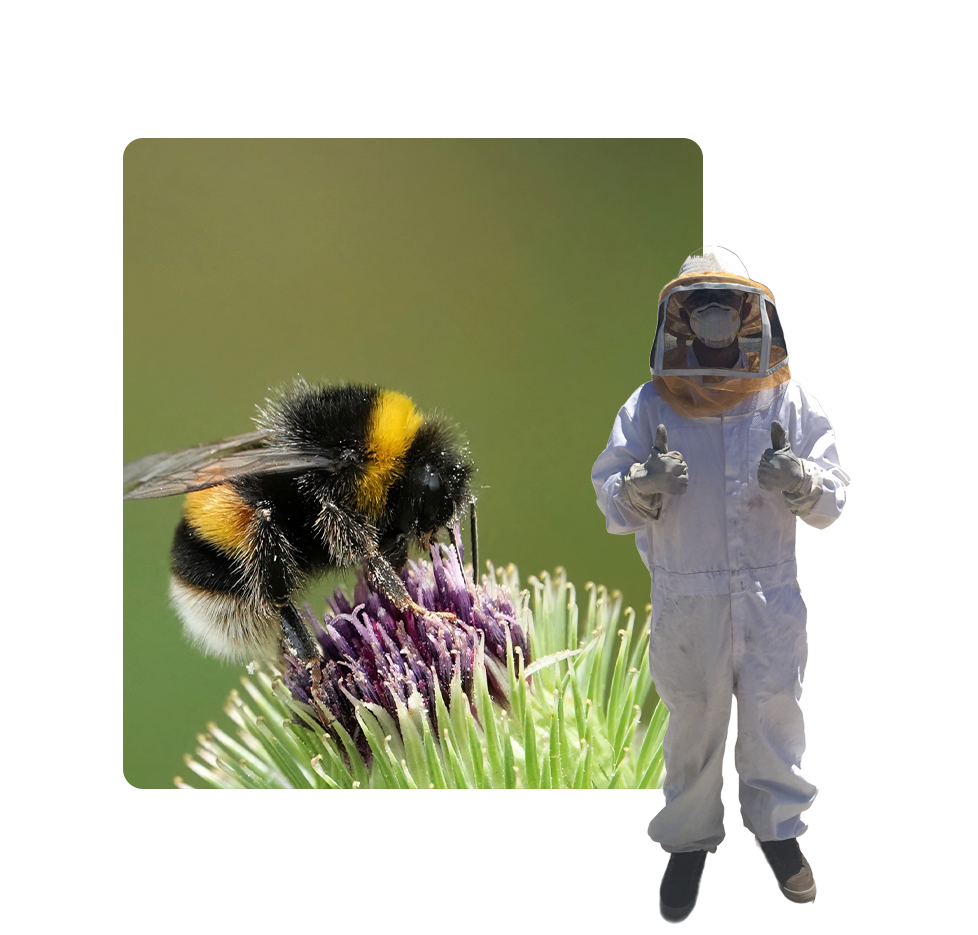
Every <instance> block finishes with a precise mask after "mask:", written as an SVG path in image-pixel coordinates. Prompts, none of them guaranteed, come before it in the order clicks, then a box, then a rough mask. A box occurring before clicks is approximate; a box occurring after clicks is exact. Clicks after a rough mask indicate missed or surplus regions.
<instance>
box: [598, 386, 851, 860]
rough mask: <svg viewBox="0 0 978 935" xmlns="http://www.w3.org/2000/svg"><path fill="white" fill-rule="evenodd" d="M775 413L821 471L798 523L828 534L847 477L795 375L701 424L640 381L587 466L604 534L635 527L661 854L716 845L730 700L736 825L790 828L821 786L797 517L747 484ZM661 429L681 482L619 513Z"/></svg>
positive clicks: (782, 834)
mask: <svg viewBox="0 0 978 935" xmlns="http://www.w3.org/2000/svg"><path fill="white" fill-rule="evenodd" d="M775 420H777V421H778V422H780V423H781V425H782V426H784V430H785V433H786V436H787V440H788V441H789V442H790V444H791V448H792V450H793V451H794V453H795V454H797V455H798V456H799V457H800V458H803V459H805V460H807V461H810V462H813V463H814V464H815V465H817V466H818V468H819V469H820V472H821V475H822V477H821V480H822V489H821V494H820V495H817V499H816V500H815V502H814V504H811V502H810V501H809V502H808V503H806V504H805V506H804V508H807V507H809V506H810V511H809V512H808V513H807V514H806V515H803V516H802V519H803V520H804V522H806V523H808V524H809V525H811V526H815V527H817V528H824V527H826V526H828V525H829V524H830V523H832V522H833V521H834V520H835V519H836V518H837V517H838V516H839V514H840V512H841V511H842V507H843V505H844V503H845V486H846V484H848V482H849V478H848V476H847V475H846V474H845V472H844V471H843V470H842V469H841V468H840V467H839V461H838V456H837V454H836V448H835V436H834V433H833V431H832V426H831V425H830V424H829V421H828V419H827V418H826V417H825V416H824V415H823V414H822V413H821V411H820V410H819V408H818V404H817V403H816V402H815V400H814V399H812V398H811V397H810V396H809V395H807V394H806V393H805V391H804V390H803V389H802V387H801V386H800V385H799V384H797V383H795V382H794V381H793V380H788V381H787V382H784V383H781V384H780V385H778V386H775V387H773V388H770V389H763V390H761V391H759V392H757V393H753V394H751V395H749V396H748V397H747V398H746V399H744V400H742V401H741V402H739V403H738V404H737V405H736V406H734V407H733V408H731V409H729V410H728V411H726V412H723V413H722V414H720V415H716V416H708V417H702V418H688V417H685V416H681V415H678V414H677V413H676V412H675V411H673V409H672V408H670V406H669V405H668V404H667V403H666V402H665V400H664V399H663V398H662V396H661V395H660V393H659V391H658V390H657V389H656V387H655V385H654V384H653V383H651V382H650V383H646V384H645V385H644V386H641V387H639V389H638V390H636V391H635V393H634V394H633V395H632V397H631V398H630V399H629V400H628V402H626V403H625V405H624V406H623V407H622V409H621V411H620V412H619V413H618V418H617V419H616V421H615V425H614V429H613V430H612V433H611V438H610V440H609V441H608V447H607V448H606V449H605V451H604V452H603V453H602V454H601V456H600V457H599V458H598V460H597V461H596V462H595V465H594V468H593V471H592V475H591V479H592V482H593V484H594V489H595V491H596V493H597V498H598V506H599V507H600V508H601V511H602V512H603V513H604V515H605V517H606V519H607V527H608V531H609V532H612V533H616V534H619V535H624V534H627V533H632V534H634V535H635V542H636V545H637V546H638V550H639V552H640V554H641V556H642V559H643V561H644V562H645V564H646V566H647V567H648V569H649V571H650V572H651V575H652V636H651V643H650V660H651V669H652V677H653V679H654V680H655V685H656V689H657V690H658V693H659V696H660V697H661V698H662V700H663V702H664V703H665V705H666V707H667V708H668V709H669V713H670V718H669V727H668V730H667V731H666V735H665V741H664V750H663V752H664V757H665V767H666V778H665V784H664V791H665V796H666V805H665V807H664V808H663V809H662V811H661V812H660V813H659V814H658V815H657V816H656V817H655V818H654V819H653V820H652V823H651V824H650V825H649V835H650V836H651V837H652V839H653V840H654V841H657V842H659V843H660V844H661V845H662V847H663V849H664V850H666V851H669V852H680V851H694V850H704V849H705V850H711V851H712V850H715V849H716V847H717V845H718V844H719V843H720V841H722V840H723V836H724V831H723V807H722V805H721V801H720V786H721V766H722V761H723V749H724V742H725V740H726V733H727V726H728V724H729V721H730V705H731V701H730V699H731V695H733V694H735V695H736V696H737V710H738V738H737V747H736V764H737V771H738V773H739V774H740V802H741V813H742V815H743V819H744V823H745V825H746V826H747V828H748V829H749V830H750V831H752V832H753V833H754V834H755V835H756V836H757V837H758V838H759V839H760V840H762V841H769V840H783V839H785V838H793V837H797V836H798V835H800V834H801V833H802V832H803V831H804V830H805V828H806V825H805V823H804V822H803V821H802V820H801V813H802V812H803V811H804V810H805V809H806V808H808V807H809V806H810V805H811V803H812V801H813V800H814V798H815V794H816V791H817V790H816V788H815V786H813V785H812V784H811V783H810V782H808V781H807V780H806V779H805V778H804V777H803V776H802V775H801V773H800V771H799V765H800V762H801V756H802V753H803V751H804V748H805V736H804V724H803V721H802V714H801V709H800V707H799V705H798V700H799V697H800V696H801V682H802V677H803V675H804V670H805V661H806V657H807V644H806V634H805V617H806V611H805V604H804V602H803V601H802V598H801V592H800V591H799V588H798V584H797V582H796V580H795V519H796V517H795V515H794V514H793V513H792V507H791V506H790V505H789V503H788V502H787V501H786V499H785V497H784V496H783V495H782V493H781V492H780V491H767V490H763V489H761V488H760V487H759V486H758V484H757V465H758V462H759V461H760V459H761V456H762V455H763V454H764V452H765V450H766V449H768V448H770V447H771V423H772V422H773V421H775ZM660 423H661V424H663V425H665V427H666V430H667V432H668V444H669V447H670V448H672V449H675V450H677V451H679V452H681V453H682V455H683V457H684V458H685V461H686V465H687V466H688V471H689V486H688V489H687V491H686V493H684V494H682V495H670V494H663V495H662V505H661V510H660V512H659V515H658V518H657V519H651V518H649V516H642V515H640V514H639V513H637V512H635V511H633V510H632V509H630V508H629V507H628V505H627V504H626V503H625V502H624V500H623V499H622V497H621V495H620V491H621V483H622V474H623V473H625V474H627V473H628V471H629V469H630V468H631V466H632V465H633V464H634V463H636V462H644V461H645V460H646V459H647V458H648V457H649V454H650V452H651V451H652V447H653V442H654V439H655V433H656V427H657V426H658V425H659V424H660ZM804 508H803V509H804Z"/></svg>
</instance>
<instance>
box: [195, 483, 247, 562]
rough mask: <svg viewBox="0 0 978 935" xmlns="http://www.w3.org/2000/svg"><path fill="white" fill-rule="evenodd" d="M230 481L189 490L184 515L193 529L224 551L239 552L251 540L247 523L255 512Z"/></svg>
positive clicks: (202, 537)
mask: <svg viewBox="0 0 978 935" xmlns="http://www.w3.org/2000/svg"><path fill="white" fill-rule="evenodd" d="M254 512H255V511H254V509H253V508H252V507H250V506H248V504H247V503H245V502H244V500H242V499H241V497H240V496H239V495H238V492H237V491H236V490H235V489H234V488H233V487H231V486H229V485H228V484H220V485H218V486H217V487H208V488H206V489H205V490H195V491H194V492H193V493H188V494H187V496H186V497H185V498H184V501H183V516H184V519H186V521H187V523H188V525H189V526H190V528H191V529H193V531H194V532H195V533H196V534H197V535H198V536H200V537H201V539H204V540H205V541H206V542H209V543H210V544H211V545H213V546H214V547H215V548H218V549H220V550H221V551H222V552H225V553H228V552H232V553H233V552H240V551H242V550H243V549H244V548H245V547H246V546H247V543H248V525H249V523H250V522H251V517H252V516H253V515H254Z"/></svg>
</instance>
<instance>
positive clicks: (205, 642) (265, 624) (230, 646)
mask: <svg viewBox="0 0 978 935" xmlns="http://www.w3.org/2000/svg"><path fill="white" fill-rule="evenodd" d="M172 571H173V575H172V577H171V579H170V600H171V601H172V602H173V606H174V608H175V610H176V612H177V614H178V616H179V617H180V620H181V622H182V623H183V628H184V632H185V633H186V634H187V636H188V637H189V638H190V639H191V641H192V642H193V643H195V644H196V645H197V646H198V647H199V648H200V649H201V650H203V651H204V652H205V653H207V654H209V655H212V656H220V657H221V658H224V659H228V660H231V661H235V662H248V661H250V660H252V659H255V658H257V657H261V656H265V655H268V654H269V653H271V652H274V649H275V647H276V645H277V643H276V641H277V637H278V621H277V616H276V615H275V613H274V612H272V611H271V610H270V608H268V607H267V606H266V605H265V604H263V603H262V602H260V601H257V600H255V599H254V596H253V594H252V591H251V590H250V589H249V588H248V586H247V583H246V576H245V575H244V574H243V571H242V564H241V560H240V559H238V558H235V557H233V556H231V555H228V554H227V553H225V552H222V551H220V550H219V549H217V548H215V547H214V545H212V544H211V543H210V542H207V541H206V540H204V539H203V538H201V537H200V536H199V535H198V534H197V532H196V531H195V530H194V529H193V528H192V527H191V526H190V524H189V523H188V522H187V520H186V519H184V520H183V521H181V523H180V525H179V526H178V527H177V531H176V535H175V536H174V539H173V552H172Z"/></svg>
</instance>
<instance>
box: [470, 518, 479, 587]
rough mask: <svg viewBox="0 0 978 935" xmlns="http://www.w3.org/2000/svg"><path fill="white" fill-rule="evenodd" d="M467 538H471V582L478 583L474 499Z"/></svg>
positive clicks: (477, 550)
mask: <svg viewBox="0 0 978 935" xmlns="http://www.w3.org/2000/svg"><path fill="white" fill-rule="evenodd" d="M471 511H472V513H471V519H470V521H469V523H470V525H469V538H470V539H471V540H472V583H473V584H476V585H477V584H478V583H479V529H478V525H477V523H476V521H475V500H473V501H472V506H471Z"/></svg>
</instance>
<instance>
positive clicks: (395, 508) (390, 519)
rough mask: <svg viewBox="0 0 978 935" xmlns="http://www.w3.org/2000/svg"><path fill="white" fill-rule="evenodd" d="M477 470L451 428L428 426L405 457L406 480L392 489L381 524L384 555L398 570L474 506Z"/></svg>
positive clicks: (422, 429)
mask: <svg viewBox="0 0 978 935" xmlns="http://www.w3.org/2000/svg"><path fill="white" fill-rule="evenodd" d="M471 476H472V465H471V464H469V463H468V461H466V460H465V457H464V456H463V454H462V452H461V451H460V450H459V448H458V446H457V445H456V444H455V443H454V442H453V441H452V439H451V437H450V435H449V433H448V431H447V429H445V427H444V426H442V425H440V424H438V423H435V422H426V423H425V424H424V425H423V426H422V427H421V428H420V429H419V431H418V434H417V435H416V436H415V438H414V441H413V443H412V445H411V448H410V450H409V451H408V453H407V457H406V458H405V470H404V473H403V475H402V476H401V477H400V478H399V479H398V481H397V482H396V483H395V484H394V485H393V487H391V489H390V491H389V493H388V497H387V507H386V509H385V510H384V515H383V517H382V518H381V522H380V534H381V550H382V551H383V552H384V554H385V555H387V557H388V558H390V559H391V560H392V561H394V563H395V564H397V565H403V564H404V562H405V561H406V560H407V548H408V544H409V543H410V542H412V541H413V542H415V543H417V544H420V545H422V546H427V545H428V544H429V543H430V541H431V537H432V536H433V535H434V533H435V532H436V531H437V530H439V529H441V528H442V527H445V526H452V525H454V524H455V523H456V522H458V520H459V519H460V517H461V515H462V513H463V511H464V510H465V508H466V507H467V506H468V505H469V504H470V503H471V502H472V499H473V498H472V492H471V488H470V486H469V479H470V478H471Z"/></svg>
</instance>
